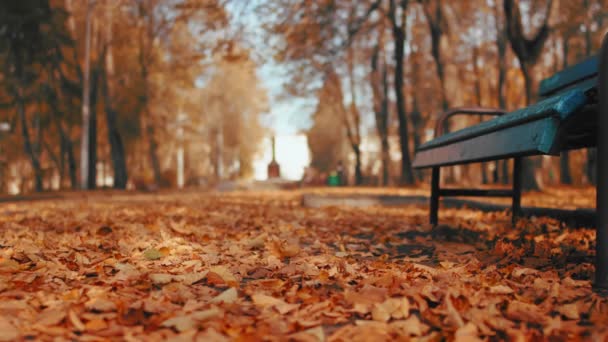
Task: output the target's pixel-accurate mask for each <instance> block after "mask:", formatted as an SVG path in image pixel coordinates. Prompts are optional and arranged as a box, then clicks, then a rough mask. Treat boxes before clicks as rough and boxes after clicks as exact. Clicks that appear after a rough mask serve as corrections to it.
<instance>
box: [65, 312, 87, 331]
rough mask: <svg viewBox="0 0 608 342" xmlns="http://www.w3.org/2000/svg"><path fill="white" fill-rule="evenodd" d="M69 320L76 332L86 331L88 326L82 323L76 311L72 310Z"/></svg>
mask: <svg viewBox="0 0 608 342" xmlns="http://www.w3.org/2000/svg"><path fill="white" fill-rule="evenodd" d="M68 319H69V320H70V323H72V326H73V327H74V330H76V331H84V330H85V329H86V326H85V325H84V323H82V321H81V320H80V318H79V317H78V315H76V312H74V310H70V311H69V312H68Z"/></svg>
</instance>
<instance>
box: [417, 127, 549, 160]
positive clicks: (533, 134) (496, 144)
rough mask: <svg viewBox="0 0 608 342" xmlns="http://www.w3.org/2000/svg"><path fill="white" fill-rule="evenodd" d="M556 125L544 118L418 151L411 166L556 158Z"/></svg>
mask: <svg viewBox="0 0 608 342" xmlns="http://www.w3.org/2000/svg"><path fill="white" fill-rule="evenodd" d="M559 123H560V120H559V119H557V118H554V117H548V118H543V119H540V120H536V121H532V122H527V123H524V124H521V125H519V126H512V127H508V128H505V129H502V130H500V131H496V132H493V133H491V134H485V135H479V136H474V137H472V138H469V139H466V140H461V141H459V142H456V143H452V144H447V145H442V146H439V147H435V148H432V149H426V150H421V151H418V153H416V157H415V158H414V163H413V166H414V167H415V168H426V167H432V166H446V165H455V164H465V163H472V162H481V161H489V160H497V159H504V158H509V157H517V156H526V155H536V154H557V153H558V151H559V146H558V145H559V142H558V141H557V140H558V139H557V138H558V129H559Z"/></svg>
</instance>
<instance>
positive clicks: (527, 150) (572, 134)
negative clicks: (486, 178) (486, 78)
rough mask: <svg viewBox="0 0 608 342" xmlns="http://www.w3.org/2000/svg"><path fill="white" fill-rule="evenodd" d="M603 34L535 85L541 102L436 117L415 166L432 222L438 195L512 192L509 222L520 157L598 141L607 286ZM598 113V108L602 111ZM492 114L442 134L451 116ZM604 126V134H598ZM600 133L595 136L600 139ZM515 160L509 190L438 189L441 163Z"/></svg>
mask: <svg viewBox="0 0 608 342" xmlns="http://www.w3.org/2000/svg"><path fill="white" fill-rule="evenodd" d="M607 91H608V35H606V36H605V37H604V43H603V46H602V50H601V52H600V54H599V55H597V56H594V57H592V58H589V59H587V60H585V61H583V62H582V63H579V64H576V65H574V66H572V67H569V68H567V69H565V70H563V71H561V72H558V73H556V74H554V75H553V76H551V77H549V78H547V79H545V80H543V81H542V82H541V83H540V89H539V94H540V96H541V99H540V101H539V102H537V103H535V104H532V105H530V106H528V107H526V108H522V109H519V110H516V111H513V112H509V113H507V112H505V111H503V110H501V109H488V108H455V109H452V110H449V111H448V112H446V113H444V114H443V115H442V116H441V117H440V118H439V119H438V121H437V126H436V129H435V138H434V139H433V140H431V141H428V142H426V143H424V144H422V145H420V146H419V147H418V149H417V151H416V156H415V158H414V163H413V166H414V168H418V169H421V168H432V176H431V198H430V222H431V224H433V225H436V224H437V223H438V210H439V198H440V197H453V196H459V197H460V196H473V197H510V198H511V199H512V208H511V214H512V218H513V222H515V220H516V219H517V217H518V215H520V212H521V176H522V174H521V173H522V158H523V157H526V156H533V155H559V154H560V152H561V151H565V150H570V149H577V148H584V147H593V146H597V147H598V172H597V175H598V177H597V178H598V185H597V193H598V203H597V208H596V210H597V215H598V219H597V233H598V234H597V244H596V251H597V262H596V270H597V272H596V285H597V286H600V287H603V288H608V180H607V179H606V178H607V177H606V176H605V175H606V174H607V173H608V158H606V154H607V153H608V113H606V109H608V108H607V106H608V98H606V97H607V96H608V94H607ZM599 113H602V114H601V115H600V114H599ZM463 114H464V115H493V116H496V117H495V118H493V119H491V120H488V121H484V122H482V123H479V124H477V125H475V126H471V127H467V128H464V129H461V130H458V131H454V132H444V128H445V127H447V125H446V123H447V121H448V120H449V119H450V118H451V117H453V116H456V115H463ZM598 131H602V133H603V135H602V134H598ZM598 139H599V140H598ZM509 158H513V159H514V162H513V184H512V188H511V189H496V190H494V189H455V188H441V187H440V170H441V167H443V166H450V165H458V164H467V163H474V162H487V161H493V160H500V159H509Z"/></svg>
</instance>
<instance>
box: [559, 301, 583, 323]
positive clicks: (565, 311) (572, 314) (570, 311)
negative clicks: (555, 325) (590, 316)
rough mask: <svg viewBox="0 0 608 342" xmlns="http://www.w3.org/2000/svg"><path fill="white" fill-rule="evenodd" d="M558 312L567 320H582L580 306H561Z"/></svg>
mask: <svg viewBox="0 0 608 342" xmlns="http://www.w3.org/2000/svg"><path fill="white" fill-rule="evenodd" d="M557 312H559V313H560V314H562V315H563V316H564V317H566V318H567V319H572V320H578V319H580V318H581V315H580V312H579V309H578V305H577V304H576V303H571V304H565V305H561V306H560V307H558V308H557Z"/></svg>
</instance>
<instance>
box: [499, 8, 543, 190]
mask: <svg viewBox="0 0 608 342" xmlns="http://www.w3.org/2000/svg"><path fill="white" fill-rule="evenodd" d="M552 3H553V0H548V1H547V11H546V14H545V17H544V19H543V21H542V24H541V26H540V28H539V29H538V31H537V32H536V34H535V35H534V36H533V37H532V38H528V37H527V36H526V34H525V29H524V25H523V23H522V16H521V10H520V7H519V1H518V0H504V2H503V7H504V11H505V19H506V30H507V37H508V39H509V42H510V43H511V49H513V52H514V53H515V55H516V56H517V60H518V61H519V67H520V69H521V72H522V74H523V76H524V81H525V94H526V104H527V105H530V104H531V103H532V100H533V98H534V78H533V77H534V74H533V67H534V66H535V64H536V63H537V62H538V59H539V57H540V55H541V52H542V49H543V46H544V45H545V42H546V41H547V38H548V37H549V17H550V16H551V7H552ZM522 173H523V176H522V187H523V188H524V189H529V190H531V189H538V188H539V184H538V182H537V180H536V177H535V167H534V162H533V161H532V160H531V159H530V158H524V161H523V171H522Z"/></svg>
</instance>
